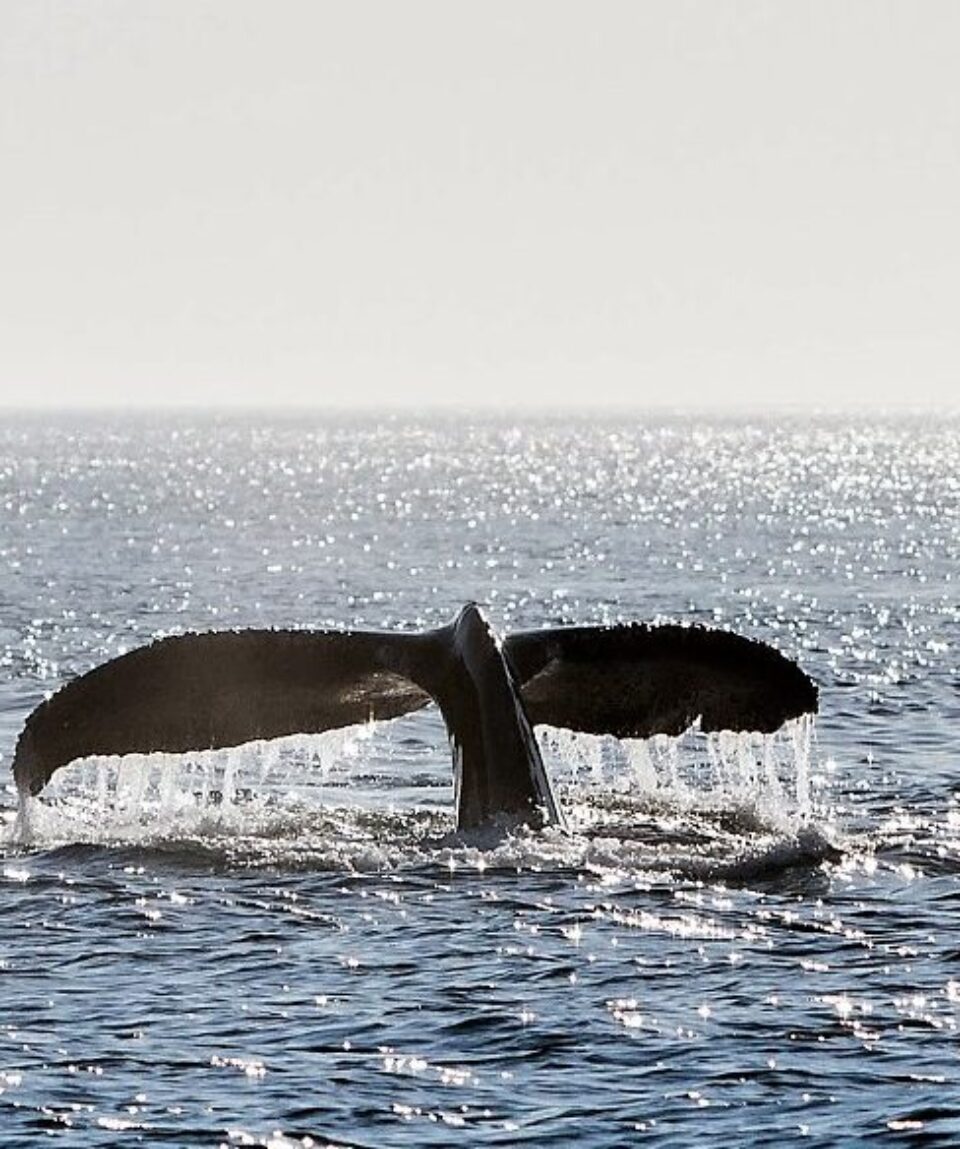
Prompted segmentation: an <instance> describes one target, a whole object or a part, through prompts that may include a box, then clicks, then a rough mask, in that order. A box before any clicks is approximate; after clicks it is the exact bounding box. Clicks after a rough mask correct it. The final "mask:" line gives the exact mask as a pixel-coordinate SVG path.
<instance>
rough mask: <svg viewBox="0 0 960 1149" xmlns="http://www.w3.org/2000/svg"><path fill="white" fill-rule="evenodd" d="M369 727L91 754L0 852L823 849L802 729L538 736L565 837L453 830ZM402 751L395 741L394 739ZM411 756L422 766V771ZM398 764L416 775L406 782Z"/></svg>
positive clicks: (352, 865) (400, 755)
mask: <svg viewBox="0 0 960 1149" xmlns="http://www.w3.org/2000/svg"><path fill="white" fill-rule="evenodd" d="M396 734H397V727H396V725H395V724H387V725H385V726H383V727H378V726H377V724H369V725H366V726H363V727H351V728H347V729H345V730H340V731H331V732H328V733H326V734H322V735H309V736H307V735H302V736H296V737H293V738H285V739H279V740H276V741H272V742H255V743H250V744H248V745H246V746H242V747H238V748H235V749H232V750H219V751H205V752H202V753H191V754H185V755H171V754H150V755H131V756H128V757H124V758H122V759H118V758H91V759H87V760H84V761H81V762H77V763H74V764H72V765H71V766H69V767H66V768H64V769H62V770H60V771H58V772H57V774H56V775H55V776H54V778H53V779H52V780H51V782H50V784H49V785H48V786H47V787H46V789H45V790H44V792H43V794H42V795H41V796H40V797H38V798H24V799H22V802H21V808H20V812H19V815H18V818H17V821H16V824H15V825H14V827H13V828H12V829H11V830H9V831H8V837H9V844H10V845H12V846H13V847H14V848H16V849H18V850H20V851H32V850H38V849H51V848H55V847H58V846H61V845H66V844H77V843H82V844H90V845H99V846H107V847H113V846H118V845H121V846H128V847H129V846H135V847H143V848H155V849H163V850H166V851H171V850H172V851H176V850H177V849H188V850H189V851H190V852H191V853H195V852H196V851H197V850H202V851H203V852H205V853H206V854H207V855H208V856H211V857H212V858H214V859H215V860H222V861H224V862H226V863H227V864H231V865H278V866H282V867H288V868H314V869H333V870H362V871H367V872H369V871H380V870H391V869H395V868H398V867H410V866H420V865H439V866H441V867H445V868H448V869H450V870H451V871H453V872H455V871H457V870H458V869H461V870H466V871H468V872H474V871H483V870H487V869H508V870H517V869H543V868H550V869H575V870H578V871H589V872H597V873H604V874H607V875H610V874H616V873H620V874H634V875H636V874H638V873H641V872H645V871H655V872H658V873H662V872H663V871H664V870H670V871H674V872H679V873H684V874H688V875H691V876H701V877H707V876H711V875H718V874H734V875H735V874H737V873H741V872H742V873H743V874H748V873H756V872H763V871H765V870H766V869H782V868H784V867H786V866H789V865H793V864H797V863H798V862H804V861H811V860H812V861H814V862H816V861H819V860H822V859H823V858H826V857H831V856H832V852H833V847H832V845H831V838H832V836H831V835H830V834H827V833H825V832H821V830H819V829H818V828H817V824H820V823H822V822H825V821H826V820H827V819H826V816H825V814H824V813H823V811H820V810H818V809H817V806H816V803H815V802H814V797H813V791H812V786H811V775H810V754H811V738H812V723H811V722H810V721H809V720H801V721H798V722H795V723H791V724H789V726H788V727H785V728H784V729H783V730H782V731H780V732H778V733H777V734H774V735H754V734H731V733H721V734H704V733H703V732H702V731H700V730H698V729H696V728H694V729H692V730H690V731H687V732H686V733H685V734H683V735H681V736H680V737H677V738H670V737H667V736H664V735H658V736H656V737H654V738H651V739H649V740H645V741H641V740H629V741H622V742H621V741H618V740H617V739H615V738H612V737H609V736H592V735H584V734H574V733H571V732H570V731H566V730H561V729H558V728H552V727H540V728H538V731H537V734H538V738H539V740H540V744H541V747H542V749H543V754H544V759H545V761H546V763H547V767H548V769H549V771H550V773H551V775H552V777H553V778H554V779H555V781H556V784H557V788H558V791H559V793H560V795H561V798H562V801H563V804H564V807H565V809H566V810H567V813H568V821H569V826H570V832H569V833H564V832H562V831H559V830H557V831H547V832H541V833H534V832H531V831H530V830H528V829H527V828H526V827H523V826H517V825H516V824H510V823H504V824H502V825H499V824H495V825H493V826H490V827H485V828H483V829H481V830H480V831H471V832H466V831H462V832H457V831H455V830H454V823H453V808H452V802H451V792H452V788H451V786H450V781H449V766H448V764H447V760H446V754H445V749H444V748H443V747H442V746H436V747H429V746H427V745H425V744H423V743H417V742H416V740H415V739H413V740H411V739H409V738H402V737H401V738H398V737H396ZM411 743H413V745H411ZM425 751H426V752H429V757H430V766H431V770H430V771H426V772H425V771H424V770H423V762H422V759H423V757H424V752H425ZM411 765H414V766H419V767H420V771H419V773H416V774H414V775H413V777H411V771H410V767H411Z"/></svg>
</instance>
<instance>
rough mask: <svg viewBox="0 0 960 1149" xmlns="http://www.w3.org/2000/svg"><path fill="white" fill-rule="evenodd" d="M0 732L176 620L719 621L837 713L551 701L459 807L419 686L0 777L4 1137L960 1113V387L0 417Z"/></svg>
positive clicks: (188, 624) (598, 1136)
mask: <svg viewBox="0 0 960 1149" xmlns="http://www.w3.org/2000/svg"><path fill="white" fill-rule="evenodd" d="M0 523H2V527H0V573H2V578H0V602H2V610H0V664H2V675H0V754H2V759H0V769H3V770H4V772H6V770H7V769H8V767H9V763H10V760H11V758H12V752H13V745H14V742H15V740H16V735H17V733H18V730H19V727H20V725H21V723H22V721H23V719H24V718H25V716H26V715H27V714H28V713H29V711H30V710H31V709H32V708H33V706H34V705H36V703H37V702H38V701H39V700H40V699H41V698H42V697H43V695H44V693H45V692H48V691H51V690H53V689H55V688H56V686H57V685H58V684H59V683H61V682H63V681H64V680H65V679H66V678H68V677H69V676H71V675H73V674H76V673H78V672H81V671H83V670H85V669H88V668H89V667H91V666H93V665H95V664H97V663H99V662H101V661H103V660H104V659H106V658H110V657H113V656H115V655H117V654H119V653H120V652H121V651H122V650H124V649H128V648H130V647H132V646H134V645H137V644H139V643H142V642H144V641H147V640H148V639H150V638H151V637H154V636H156V635H159V634H168V633H172V632H176V631H181V630H187V629H206V628H212V627H235V626H273V625H276V626H289V625H291V624H295V625H303V626H322V625H338V626H339V625H356V626H385V627H410V626H428V625H434V624H437V623H439V622H441V621H445V620H446V619H447V618H449V616H450V615H452V614H453V612H454V611H455V610H456V609H457V608H458V607H459V606H460V605H461V604H462V603H463V602H464V601H466V600H468V599H476V600H478V601H480V602H482V603H483V604H485V606H486V608H487V611H488V613H489V615H490V617H491V618H492V620H493V621H494V623H495V624H496V625H497V626H498V627H500V628H502V629H503V630H510V629H514V628H522V627H527V626H542V625H548V624H559V623H564V622H608V621H612V620H616V619H645V620H657V619H659V620H667V619H669V620H683V621H696V622H702V623H708V624H712V625H718V626H726V627H730V628H732V629H735V630H737V631H739V632H741V633H744V634H748V635H751V636H753V637H757V638H760V639H763V640H765V641H767V642H771V643H773V644H775V645H776V646H777V647H779V648H780V649H781V650H782V651H784V652H785V653H786V654H788V655H789V656H791V657H794V658H797V659H798V660H799V661H800V662H801V663H802V665H803V666H804V668H805V669H806V670H807V671H808V672H809V673H810V674H812V675H813V676H814V677H815V678H816V679H817V681H818V682H819V684H820V690H821V715H820V717H819V718H818V720H817V722H816V724H815V725H814V726H813V727H812V728H811V727H810V724H808V723H807V724H805V723H798V724H794V726H792V727H791V728H788V729H786V730H784V731H782V732H780V733H779V734H778V735H776V736H774V737H772V738H767V739H763V738H752V737H749V736H745V737H742V738H731V737H729V736H727V737H719V736H711V737H709V738H708V737H706V736H704V735H702V734H700V733H698V732H696V731H693V732H691V733H689V734H688V735H686V736H684V738H682V739H679V740H670V739H654V740H652V741H651V742H650V743H649V744H645V743H634V744H626V745H621V744H619V743H616V742H615V741H614V740H612V739H590V738H583V737H580V738H573V737H571V736H569V735H566V734H564V733H563V732H560V731H549V730H543V731H540V735H541V739H542V741H543V744H544V747H545V753H546V757H547V759H548V762H549V763H550V769H551V772H552V774H553V776H554V777H555V779H556V780H557V783H558V786H559V789H560V792H561V795H562V798H563V801H564V805H565V807H566V809H567V811H568V814H569V818H570V822H571V832H570V833H569V834H566V835H565V834H562V833H559V832H557V831H548V832H545V833H542V834H532V833H528V832H524V831H515V832H512V833H509V834H507V835H506V836H503V835H502V834H501V835H499V836H498V835H497V834H495V833H490V832H485V833H477V834H473V835H457V834H456V833H454V832H453V825H452V811H451V797H452V786H451V780H450V765H449V755H448V751H447V748H446V744H445V738H444V734H443V731H442V728H441V725H440V721H439V717H438V716H437V714H436V713H435V712H434V711H424V712H420V713H417V714H414V715H411V716H409V717H407V718H405V719H402V720H400V721H398V722H397V723H394V724H384V725H382V726H378V727H375V728H370V729H368V728H364V729H359V730H353V731H348V732H344V733H337V734H330V735H325V736H323V737H321V738H315V739H302V738H301V739H290V740H285V741H283V742H281V743H278V744H272V745H261V746H251V747H247V748H244V749H242V750H238V751H232V752H222V753H219V754H206V755H202V754H199V755H192V756H185V757H184V758H175V757H166V758H164V757H162V756H158V757H148V758H143V759H137V760H130V761H124V762H123V764H122V765H121V767H120V768H119V770H118V767H117V763H116V762H111V761H91V762H87V763H82V764H78V765H77V766H75V767H71V768H69V769H67V770H64V771H62V772H61V773H60V774H59V775H57V777H56V779H55V780H54V782H53V783H52V784H51V787H50V788H49V793H48V794H47V795H45V797H44V799H43V801H41V802H39V803H33V804H32V808H31V809H30V810H28V811H27V812H26V814H25V815H24V813H23V812H21V811H18V807H17V800H16V795H15V793H14V792H13V789H12V787H11V786H9V785H8V786H7V787H6V791H5V794H4V796H3V805H2V809H0V816H2V818H3V823H2V827H0V853H2V858H0V907H2V914H3V925H4V928H3V934H2V937H0V1141H2V1143H3V1144H5V1145H6V1144H10V1145H15V1146H29V1145H33V1144H40V1143H44V1144H46V1143H48V1142H50V1141H53V1142H54V1143H56V1142H58V1141H59V1142H61V1143H63V1144H69V1145H79V1146H96V1145H104V1146H107V1145H116V1144H118V1143H122V1144H148V1145H160V1144H169V1145H191V1146H202V1145H209V1146H219V1145H228V1146H234V1145H237V1146H239V1145H259V1146H307V1145H310V1144H315V1145H327V1144H333V1145H340V1146H370V1147H373V1146H378V1147H379V1146H408V1145H409V1146H424V1145H438V1146H439V1145H442V1146H448V1145H451V1144H469V1145H475V1144H476V1145H515V1144H522V1143H529V1144H533V1143H535V1144H537V1145H568V1144H571V1143H572V1142H573V1141H574V1139H575V1140H576V1141H577V1143H578V1144H583V1145H586V1146H591V1147H592V1146H610V1145H626V1144H635V1143H638V1144H643V1143H648V1144H652V1145H678V1146H681V1145H682V1146H686V1145H689V1144H691V1143H693V1142H699V1141H700V1140H701V1139H704V1140H706V1139H710V1140H711V1141H712V1142H713V1143H715V1144H723V1145H739V1144H744V1143H749V1144H754V1145H761V1144H769V1145H774V1144H776V1145H779V1144H782V1143H784V1142H787V1141H791V1140H798V1141H802V1142H803V1143H805V1144H808V1145H823V1146H826V1145H837V1144H844V1145H861V1144H862V1145H868V1144H870V1145H874V1144H876V1145H885V1144H890V1145H897V1144H909V1145H920V1144H923V1145H954V1144H957V1143H958V1141H960V1043H958V1028H957V1026H958V1019H960V913H958V911H960V878H958V875H960V785H958V782H957V778H958V776H960V760H958V753H957V745H958V743H957V731H958V729H960V723H958V718H960V659H958V649H960V625H958V623H960V608H958V600H960V596H958V593H957V592H958V574H957V571H958V556H960V419H958V418H956V417H948V418H938V419H935V420H934V419H929V420H925V419H922V418H920V417H910V418H902V419H898V420H894V419H880V418H878V419H875V420H869V421H865V420H863V419H856V420H854V419H852V418H851V419H828V418H815V419H814V418H811V419H800V418H797V419H789V420H784V421H779V422H774V421H763V420H756V419H733V418H731V419H719V418H706V417H704V418H697V419H680V418H675V419H671V418H664V417H656V418H641V417H638V416H618V417H616V418H613V417H611V418H609V419H593V420H583V419H573V418H570V419H567V418H547V417H544V418H540V419H532V420H529V421H524V422H519V423H518V422H510V421H500V420H496V419H476V418H467V419H464V418H455V417H452V416H451V417H449V418H444V419H433V420H418V419H416V418H413V417H400V416H397V417H390V418H384V419H381V420H375V419H359V418H356V419H354V418H348V417H339V418H333V417H326V416H313V415H310V416H304V417H297V418H288V419H283V418H271V419H267V420H263V419H261V418H253V417H250V418H217V417H214V416H203V417H187V416H176V417H173V416H171V417H164V418H153V419H145V418H133V417H124V418H121V417H114V416H100V415H98V416H96V417H93V416H91V417H77V416H75V417H67V416H62V417H58V418H55V419H54V418H49V417H47V418H40V417H32V416H31V417H27V416H17V417H11V416H6V417H5V420H4V422H3V424H2V426H0Z"/></svg>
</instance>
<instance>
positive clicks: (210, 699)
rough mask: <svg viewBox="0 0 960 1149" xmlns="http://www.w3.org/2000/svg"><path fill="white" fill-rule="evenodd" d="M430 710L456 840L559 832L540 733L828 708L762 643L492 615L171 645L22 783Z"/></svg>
mask: <svg viewBox="0 0 960 1149" xmlns="http://www.w3.org/2000/svg"><path fill="white" fill-rule="evenodd" d="M431 700H433V701H435V702H436V703H437V704H438V705H439V707H440V710H441V713H442V714H443V717H444V721H445V722H446V725H447V730H448V733H449V736H450V741H451V746H452V749H453V759H454V771H455V779H456V806H457V824H458V826H460V827H466V826H476V825H479V824H481V823H482V822H484V821H486V820H488V819H490V818H493V817H497V816H499V815H504V814H506V815H518V816H521V817H523V818H526V819H527V820H529V821H531V822H533V823H537V824H544V823H561V824H562V821H563V815H562V813H561V811H560V809H559V806H558V804H557V802H556V799H555V798H554V795H553V792H552V788H551V786H550V780H549V778H548V777H547V774H546V771H545V769H544V766H543V762H542V759H541V757H540V751H539V747H538V745H537V741H536V738H535V736H534V733H533V725H534V724H535V723H549V724H551V725H554V726H565V727H568V728H570V729H572V730H581V731H588V732H593V733H610V734H614V735H617V736H620V737H627V736H634V737H647V736H649V735H650V734H655V733H666V734H677V733H680V732H681V731H682V730H684V729H686V728H687V727H688V726H689V725H690V724H691V723H692V722H693V721H695V720H696V719H697V718H698V717H699V718H700V719H701V722H702V725H703V728H704V729H707V730H718V729H730V730H757V731H771V730H775V729H776V728H777V727H778V726H780V725H781V724H782V723H783V722H785V721H786V720H787V719H789V718H793V717H797V716H799V715H800V714H804V713H808V712H811V711H815V710H816V708H817V690H816V687H815V686H814V684H813V683H812V682H811V681H810V679H809V678H808V677H807V676H806V675H805V674H804V673H803V671H801V670H800V669H799V667H797V666H796V665H795V664H794V663H792V662H790V661H789V659H787V658H785V657H784V656H783V655H781V654H780V653H779V652H777V651H775V650H773V649H772V648H771V647H768V646H765V645H764V644H763V643H760V642H756V641H752V640H750V639H745V638H741V637H739V636H737V635H733V634H730V633H728V632H725V631H714V630H707V629H704V628H700V627H681V626H663V627H648V626H642V625H632V626H617V627H610V628H604V627H573V628H560V629H551V630H539V631H530V632H526V633H520V634H515V635H512V636H510V637H509V638H507V639H506V640H504V641H503V642H501V641H500V639H499V638H498V637H497V636H496V635H495V634H494V633H493V631H492V630H491V628H490V626H489V624H488V622H487V620H486V619H485V618H484V616H483V615H482V613H481V612H480V610H479V608H477V607H476V606H475V605H473V604H468V605H467V606H465V607H464V608H463V609H462V610H461V611H460V613H459V614H458V615H457V617H456V619H454V621H453V622H451V623H450V624H449V625H448V626H446V627H441V628H439V629H437V630H431V631H426V632H423V633H408V632H376V631H275V630H245V631H222V632H209V633H206V634H186V635H180V636H175V637H170V638H164V639H160V640H158V641H156V642H154V643H151V644H150V645H149V646H144V647H141V648H139V649H137V650H133V651H130V652H129V653H127V654H124V655H121V656H119V657H118V658H115V659H113V660H111V661H110V662H107V663H105V664H103V665H102V666H99V667H97V668H96V669H94V670H91V671H89V672H88V673H87V674H84V675H81V676H80V677H79V678H76V679H74V680H73V681H72V682H69V683H67V685H65V686H63V687H62V688H61V689H60V690H59V691H57V693H56V694H54V695H53V696H52V697H51V698H49V699H48V700H47V701H45V702H42V703H41V704H40V705H39V706H38V707H37V708H36V710H34V712H33V713H32V714H31V715H30V716H29V717H28V718H27V721H26V723H25V725H24V728H23V731H22V732H21V734H20V738H19V740H18V742H17V747H16V752H15V755H14V762H13V772H14V777H15V778H16V782H17V786H18V788H19V789H20V791H21V792H22V793H28V794H33V795H36V794H38V793H39V792H40V791H41V790H42V789H43V787H44V786H45V785H46V784H47V782H48V781H49V780H50V778H51V776H52V775H53V774H54V772H55V771H56V770H57V769H58V768H59V767H61V766H63V765H66V764H67V763H68V762H72V761H74V760H75V759H78V758H85V757H90V756H93V755H123V754H134V753H150V752H151V751H168V752H184V751H189V750H205V749H217V748H222V747H230V746H239V745H241V744H243V743H245V742H251V741H254V740H257V739H270V738H279V737H282V736H284V735H288V734H298V733H320V732H322V731H324V730H331V729H335V728H338V727H343V726H350V725H354V724H357V723H362V722H366V721H368V720H371V719H388V718H396V717H398V716H400V715H402V714H407V713H409V712H411V711H414V710H418V709H420V708H421V707H423V706H426V705H427V704H428V703H429V702H430V701H431Z"/></svg>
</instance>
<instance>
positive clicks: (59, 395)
mask: <svg viewBox="0 0 960 1149" xmlns="http://www.w3.org/2000/svg"><path fill="white" fill-rule="evenodd" d="M958 58H960V4H958V3H955V2H954V0H803V2H799V0H797V2H793V3H786V2H783V0H769V2H756V0H629V2H625V3H618V2H615V0H591V2H587V0H583V2H579V3H571V2H570V0H543V2H541V0H483V2H479V0H477V2H473V3H465V2H463V0H404V2H402V3H400V2H397V0H350V2H349V3H344V2H342V0H334V2H325V0H303V2H300V0H263V2H261V0H220V2H218V3H209V2H205V0H187V2H184V0H83V2H76V0H58V2H50V0H2V3H0V405H6V406H28V405H29V406H51V407H65V406H67V407H84V406H104V405H108V406H109V405H120V406H127V405H133V404H138V405H150V406H152V405H158V404H162V405H167V404H171V405H181V404H187V405H199V406H224V405H234V404H237V405H247V406H249V405H254V406H279V405H294V406H306V405H336V406H340V407H342V406H368V407H369V406H373V407H378V406H383V405H388V404H389V405H391V406H394V405H405V404H410V405H415V406H419V407H422V406H432V405H451V404H457V405H468V406H478V405H490V404H493V405H509V406H535V407H559V406H576V407H583V406H589V407H597V406H601V407H602V406H605V405H632V406H642V407H657V406H664V405H665V406H670V407H678V406H679V407H720V408H726V407H737V408H743V407H748V408H765V407H771V406H773V407H777V406H781V405H784V404H786V405H799V406H801V407H803V406H820V407H823V406H826V407H835V406H860V405H879V406H900V405H904V404H906V405H909V406H931V407H944V406H948V405H949V406H953V407H956V406H957V405H958V404H960V207H958V205H960V82H958V79H957V76H958V71H957V67H958V66H957V60H958Z"/></svg>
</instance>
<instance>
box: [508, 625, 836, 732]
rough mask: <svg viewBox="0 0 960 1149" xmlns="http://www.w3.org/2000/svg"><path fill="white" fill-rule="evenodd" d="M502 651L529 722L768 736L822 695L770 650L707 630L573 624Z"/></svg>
mask: <svg viewBox="0 0 960 1149" xmlns="http://www.w3.org/2000/svg"><path fill="white" fill-rule="evenodd" d="M504 648H505V650H506V652H507V655H508V657H509V658H510V660H511V662H512V663H513V666H514V670H515V672H516V674H517V677H518V679H519V681H520V684H521V690H522V693H523V703H524V706H526V708H527V714H528V715H529V717H530V720H531V722H533V723H535V724H539V723H547V724H549V725H551V726H564V727H566V728H567V729H569V730H579V731H582V732H584V733H588V734H614V735H616V736H617V737H618V738H649V737H650V736H651V735H653V734H680V733H682V732H683V731H684V730H686V729H687V728H688V727H690V726H691V725H692V724H693V723H694V722H695V721H696V720H697V719H698V718H699V720H700V725H701V729H703V730H707V731H711V730H754V731H757V732H759V733H770V732H772V731H774V730H777V729H779V728H780V727H781V726H782V725H783V724H784V722H786V721H788V720H789V719H791V718H797V717H799V716H800V715H801V714H808V713H812V712H814V711H816V709H817V688H816V686H815V685H814V684H813V682H811V680H810V679H809V678H808V677H807V676H806V674H804V673H803V671H802V670H801V669H800V667H799V666H797V665H796V663H793V662H791V661H790V660H789V659H788V658H786V657H784V655H782V654H781V653H780V652H779V651H778V650H774V648H773V647H772V646H767V645H765V644H764V643H762V642H757V641H755V640H753V639H749V638H743V637H742V636H741V635H739V634H732V633H731V632H730V631H726V630H711V629H709V628H707V627H702V626H676V625H662V626H647V625H645V624H643V623H629V624H625V625H619V626H611V627H594V626H581V627H568V628H563V629H552V630H537V631H527V632H525V633H523V632H521V633H520V634H514V635H510V636H509V637H508V638H507V639H505V640H504Z"/></svg>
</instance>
